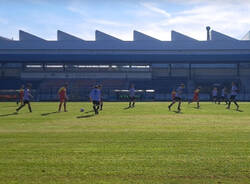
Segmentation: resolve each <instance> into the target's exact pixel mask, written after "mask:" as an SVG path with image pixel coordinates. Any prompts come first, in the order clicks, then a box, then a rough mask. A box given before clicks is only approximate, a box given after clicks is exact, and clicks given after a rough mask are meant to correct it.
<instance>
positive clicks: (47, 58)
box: [0, 27, 250, 101]
mask: <svg viewBox="0 0 250 184" xmlns="http://www.w3.org/2000/svg"><path fill="white" fill-rule="evenodd" d="M95 38H96V39H95V41H86V40H82V39H80V38H78V37H75V36H73V35H70V34H68V33H65V32H62V31H59V30H58V31H57V40H56V41H48V40H44V39H42V38H39V37H37V36H35V35H32V34H30V33H27V32H25V31H21V30H20V31H19V40H12V39H7V38H3V37H0V84H1V85H0V96H6V95H12V96H15V93H16V90H18V89H19V88H20V86H21V85H22V84H26V83H28V82H29V83H32V85H33V89H34V92H33V94H34V96H35V100H37V101H53V100H57V91H58V89H59V88H60V87H61V86H62V85H63V84H65V83H68V85H69V89H68V94H69V97H70V100H72V101H80V100H88V94H89V91H90V90H91V88H92V86H93V85H95V84H102V86H103V95H104V99H105V100H107V101H116V100H119V101H122V100H124V98H123V97H124V95H126V93H127V89H128V88H129V86H130V84H131V83H133V84H135V87H136V89H137V90H138V91H137V95H138V96H139V97H140V99H141V100H159V101H160V100H169V99H170V98H171V95H170V93H171V91H172V90H173V89H174V88H176V85H179V84H180V83H184V84H185V86H186V88H185V90H186V91H185V94H186V98H190V97H191V96H192V94H193V90H194V89H195V88H196V87H197V86H201V88H202V90H201V95H200V98H201V100H209V99H210V93H211V89H212V88H213V87H214V86H217V87H218V88H222V87H223V86H227V87H228V89H229V88H230V84H231V82H232V81H235V82H236V83H237V85H238V87H239V89H240V95H239V100H243V101H247V100H250V83H249V82H250V32H248V33H247V34H246V36H244V37H243V39H242V40H237V39H234V38H232V37H229V36H227V35H225V34H222V33H219V32H217V31H214V30H210V28H209V27H207V40H205V41H198V40H195V39H193V38H190V37H188V36H186V35H184V34H181V33H178V32H176V31H172V32H171V41H161V40H157V39H155V38H153V37H150V36H148V35H145V34H143V33H141V32H138V31H134V34H133V41H123V40H120V39H118V38H115V37H113V36H110V35H108V34H106V33H103V32H101V31H96V32H95Z"/></svg>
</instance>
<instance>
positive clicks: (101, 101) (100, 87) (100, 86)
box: [98, 85, 103, 111]
mask: <svg viewBox="0 0 250 184" xmlns="http://www.w3.org/2000/svg"><path fill="white" fill-rule="evenodd" d="M98 88H99V90H100V93H101V100H100V111H102V107H103V97H102V85H99V86H98Z"/></svg>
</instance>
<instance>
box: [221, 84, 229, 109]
mask: <svg viewBox="0 0 250 184" xmlns="http://www.w3.org/2000/svg"><path fill="white" fill-rule="evenodd" d="M227 95H228V94H227V88H226V87H223V88H222V90H221V95H220V101H219V104H220V103H221V102H225V103H226V105H227V104H228V98H227Z"/></svg>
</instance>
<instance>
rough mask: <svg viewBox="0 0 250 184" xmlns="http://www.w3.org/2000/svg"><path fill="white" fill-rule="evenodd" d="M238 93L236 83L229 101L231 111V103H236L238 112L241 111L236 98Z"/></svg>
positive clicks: (228, 107) (233, 84) (233, 85)
mask: <svg viewBox="0 0 250 184" xmlns="http://www.w3.org/2000/svg"><path fill="white" fill-rule="evenodd" d="M238 92H239V90H238V88H237V86H236V84H235V83H234V82H232V89H231V96H230V99H229V103H228V106H227V109H230V105H231V102H234V104H235V105H236V107H237V109H236V110H237V111H238V110H239V107H240V106H239V105H238V103H237V102H236V96H237V95H238Z"/></svg>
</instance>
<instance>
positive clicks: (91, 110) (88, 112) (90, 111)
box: [85, 110, 94, 114]
mask: <svg viewBox="0 0 250 184" xmlns="http://www.w3.org/2000/svg"><path fill="white" fill-rule="evenodd" d="M91 112H94V110H91V111H86V112H85V114H88V113H91Z"/></svg>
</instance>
